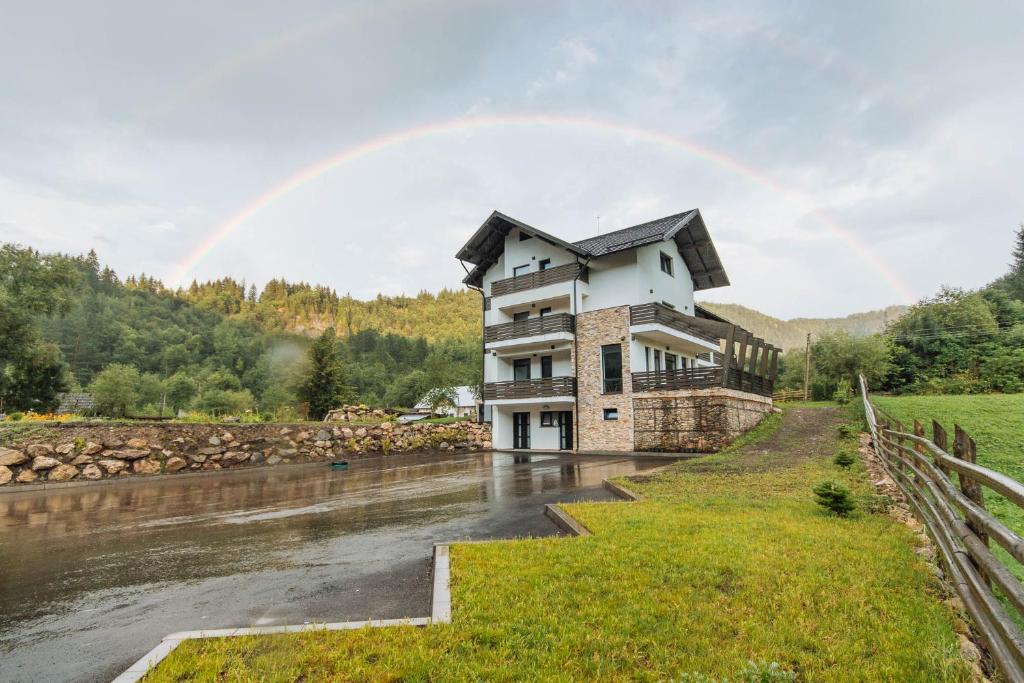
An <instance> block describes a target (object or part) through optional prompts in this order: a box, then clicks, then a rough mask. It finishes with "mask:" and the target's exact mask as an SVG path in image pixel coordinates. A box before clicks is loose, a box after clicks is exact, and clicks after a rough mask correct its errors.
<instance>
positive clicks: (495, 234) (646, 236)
mask: <svg viewBox="0 0 1024 683" xmlns="http://www.w3.org/2000/svg"><path fill="white" fill-rule="evenodd" d="M513 228H519V229H520V230H521V231H522V232H525V233H527V234H530V235H533V236H534V237H538V238H540V239H542V240H545V241H547V242H549V243H551V244H554V245H556V246H559V247H562V248H563V249H566V250H567V251H569V252H570V253H573V254H576V255H577V256H580V257H583V258H586V259H590V258H600V257H601V256H607V255H609V254H615V253H618V252H620V251H625V250H627V249H635V248H636V247H642V246H644V245H647V244H654V243H656V242H662V241H665V240H668V239H674V240H675V242H676V245H677V246H678V247H679V253H680V254H681V255H682V257H683V261H684V262H685V263H686V268H687V270H689V271H690V275H691V277H692V278H693V288H694V290H701V289H710V288H712V287H724V286H726V285H728V284H729V276H728V275H726V273H725V267H724V266H723V265H722V261H721V260H720V259H719V258H718V252H717V251H716V250H715V245H714V243H712V241H711V236H710V235H709V234H708V229H707V226H706V225H704V218H703V217H702V216H701V215H700V211H699V210H698V209H692V210H690V211H684V212H682V213H677V214H673V215H671V216H665V217H664V218H659V219H657V220H653V221H648V222H647V223H641V224H640V225H634V226H632V227H630V228H624V229H622V230H616V231H614V232H609V233H606V234H604V235H598V236H597V237H590V238H588V239H585V240H580V241H579V242H575V243H572V244H570V243H569V242H565V241H563V240H561V239H559V238H557V237H555V236H554V235H551V234H548V233H546V232H544V231H542V230H538V229H537V228H534V227H532V226H529V225H527V224H525V223H522V222H521V221H517V220H516V219H514V218H511V217H509V216H506V215H505V214H503V213H500V212H498V211H495V212H493V213H492V214H491V215H490V216H489V217H488V218H487V220H486V221H484V222H483V224H482V225H481V226H480V228H479V229H478V230H477V231H476V232H475V233H474V234H473V236H472V237H470V238H469V241H468V242H466V244H465V245H463V247H462V249H460V250H459V252H458V254H456V255H455V258H457V259H459V260H460V261H468V262H470V263H472V264H473V265H474V266H475V267H474V268H473V270H472V271H470V273H469V274H468V275H467V276H466V278H465V279H464V280H463V282H464V283H466V284H467V285H472V286H474V287H479V286H480V285H481V283H482V282H483V276H484V273H485V272H487V269H488V268H490V267H491V266H493V265H494V264H495V263H496V262H497V261H498V257H499V256H501V253H502V251H503V249H504V247H505V236H506V235H508V233H509V232H511V231H512V229H513Z"/></svg>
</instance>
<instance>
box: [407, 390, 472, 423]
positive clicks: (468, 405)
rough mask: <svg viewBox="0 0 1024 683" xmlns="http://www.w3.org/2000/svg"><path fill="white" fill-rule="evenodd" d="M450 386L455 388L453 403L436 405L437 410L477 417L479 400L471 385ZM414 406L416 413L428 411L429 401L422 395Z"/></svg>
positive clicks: (456, 415)
mask: <svg viewBox="0 0 1024 683" xmlns="http://www.w3.org/2000/svg"><path fill="white" fill-rule="evenodd" d="M452 388H453V389H454V390H455V405H454V406H448V405H442V406H438V407H437V412H438V413H441V414H444V415H451V416H455V417H474V418H475V417H477V406H478V405H480V401H479V400H478V399H477V397H476V394H475V393H474V391H473V387H469V386H462V387H452ZM415 408H416V412H418V413H429V412H430V401H428V400H427V397H425V396H424V397H423V398H422V399H420V402H419V403H417V404H416V406H415Z"/></svg>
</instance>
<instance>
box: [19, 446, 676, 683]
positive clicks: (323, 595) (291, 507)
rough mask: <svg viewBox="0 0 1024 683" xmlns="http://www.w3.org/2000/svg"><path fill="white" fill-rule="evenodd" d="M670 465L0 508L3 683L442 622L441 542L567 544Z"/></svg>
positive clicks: (613, 464)
mask: <svg viewBox="0 0 1024 683" xmlns="http://www.w3.org/2000/svg"><path fill="white" fill-rule="evenodd" d="M662 464H664V461H663V460H642V459H641V460H636V459H625V458H610V457H580V456H560V455H531V456H523V455H514V454H511V453H492V454H485V455H480V454H427V455H414V456H391V457H388V458H376V459H366V460H358V461H355V462H353V463H352V466H351V467H350V469H348V470H344V471H332V470H331V469H330V468H328V467H325V466H324V465H323V464H316V465H302V466H298V465H297V466H286V467H276V468H258V469H252V470H248V471H239V472H231V473H226V474H217V475H214V476H202V475H200V476H179V477H166V478H155V479H148V480H136V481H124V482H118V483H116V484H113V485H101V486H84V487H78V488H69V489H57V490H51V491H27V492H15V493H4V494H2V495H0V680H3V681H38V680H58V681H60V680H68V681H71V680H74V681H83V680H84V681H89V680H109V679H111V678H113V677H114V676H115V675H116V674H117V673H119V672H120V671H121V670H123V669H124V668H126V667H127V666H128V665H129V664H131V663H132V662H133V661H135V660H136V659H138V657H140V656H142V654H144V653H145V652H146V651H147V650H149V649H150V648H151V647H153V646H154V645H156V644H157V643H158V642H159V640H160V639H161V638H162V637H163V636H164V635H166V634H168V633H171V632H173V631H183V630H191V629H197V628H222V627H228V626H251V625H269V624H296V623H302V622H303V621H346V620H354V619H369V618H382V619H390V618H401V617H414V616H422V615H425V614H427V613H429V598H430V588H429V582H428V581H427V574H428V561H429V558H430V554H431V544H432V543H433V542H434V541H442V540H456V539H463V538H503V537H512V536H527V535H533V536H540V535H551V534H553V533H555V528H554V527H553V525H552V524H551V523H550V522H549V521H548V520H547V519H546V518H545V517H544V516H543V505H544V503H549V502H555V501H568V500H577V499H601V500H603V499H607V498H609V496H608V495H607V494H606V493H605V492H604V491H603V490H602V489H601V488H600V486H601V480H602V479H604V478H606V477H611V476H618V475H622V474H630V473H633V472H638V471H643V470H646V469H650V468H653V467H658V466H660V465H662Z"/></svg>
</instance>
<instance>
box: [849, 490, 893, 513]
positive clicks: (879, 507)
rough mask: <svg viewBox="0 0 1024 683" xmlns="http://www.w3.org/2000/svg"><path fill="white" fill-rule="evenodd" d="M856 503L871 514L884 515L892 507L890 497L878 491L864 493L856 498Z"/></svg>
mask: <svg viewBox="0 0 1024 683" xmlns="http://www.w3.org/2000/svg"><path fill="white" fill-rule="evenodd" d="M857 505H858V506H859V507H860V508H861V509H863V510H864V511H866V512H868V513H869V514H872V515H884V514H886V513H887V512H889V509H890V508H891V507H892V498H890V497H889V496H885V495H881V494H878V493H865V494H864V495H862V496H860V497H859V498H858V503H857Z"/></svg>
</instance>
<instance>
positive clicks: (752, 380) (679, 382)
mask: <svg viewBox="0 0 1024 683" xmlns="http://www.w3.org/2000/svg"><path fill="white" fill-rule="evenodd" d="M723 376H724V375H723V371H722V368H721V367H720V366H714V367H705V368H680V369H678V370H655V371H652V372H634V373H633V391H634V392H643V391H671V390H675V389H711V388H713V387H723V388H726V389H737V390H739V391H746V392H749V393H752V394H759V395H761V396H771V395H772V387H773V386H774V384H775V381H774V379H772V378H768V377H761V376H760V375H757V374H754V373H751V372H747V371H744V370H738V369H736V368H730V369H729V381H728V383H724V382H723Z"/></svg>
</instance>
